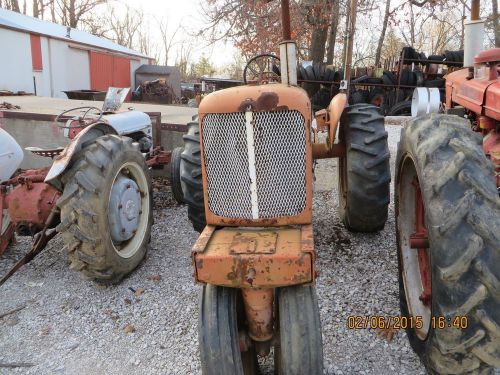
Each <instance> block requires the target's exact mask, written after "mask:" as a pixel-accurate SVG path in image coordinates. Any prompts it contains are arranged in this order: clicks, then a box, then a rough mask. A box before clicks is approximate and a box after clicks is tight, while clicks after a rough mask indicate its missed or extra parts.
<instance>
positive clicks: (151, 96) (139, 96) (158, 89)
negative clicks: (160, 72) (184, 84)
mask: <svg viewBox="0 0 500 375" xmlns="http://www.w3.org/2000/svg"><path fill="white" fill-rule="evenodd" d="M133 94H134V99H136V100H143V101H152V102H159V103H164V104H172V103H179V98H178V97H177V95H175V93H174V91H173V90H172V87H170V85H169V84H168V83H167V81H166V80H164V79H155V80H154V81H145V82H143V83H142V84H141V85H139V87H138V88H137V90H136V91H134V93H133Z"/></svg>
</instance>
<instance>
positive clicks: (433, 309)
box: [394, 114, 500, 374]
mask: <svg viewBox="0 0 500 375" xmlns="http://www.w3.org/2000/svg"><path fill="white" fill-rule="evenodd" d="M394 195H395V199H396V233H397V246H398V259H399V294H400V305H401V314H402V316H403V317H406V318H407V321H408V322H409V323H408V328H407V334H408V338H409V340H410V344H411V345H412V347H413V349H414V350H415V352H416V353H417V354H418V355H419V356H420V358H421V359H422V361H423V363H424V364H425V366H426V367H427V369H428V370H429V372H430V373H432V374H489V373H490V372H491V371H492V369H493V368H497V367H500V267H498V265H499V264H500V198H499V196H498V192H497V189H496V182H495V179H494V170H493V165H492V163H491V162H490V161H489V160H488V159H487V158H486V156H485V155H484V153H483V148H482V138H481V135H480V134H478V133H475V132H473V131H472V130H471V128H470V123H469V122H468V121H466V120H465V119H463V118H460V117H458V116H450V115H437V114H436V115H430V116H425V117H420V118H417V119H415V120H413V121H412V122H410V123H408V124H407V125H406V126H405V128H404V130H403V132H402V136H401V141H400V144H399V149H398V157H397V162H396V184H395V192H394ZM418 320H420V324H419V323H418ZM412 322H413V323H412ZM410 325H413V327H411V326H410Z"/></svg>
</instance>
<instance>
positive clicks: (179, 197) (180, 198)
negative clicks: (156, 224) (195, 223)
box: [170, 147, 184, 204]
mask: <svg viewBox="0 0 500 375" xmlns="http://www.w3.org/2000/svg"><path fill="white" fill-rule="evenodd" d="M182 151H183V148H182V147H176V148H174V150H173V151H172V156H171V158H170V186H171V188H172V195H173V196H174V199H175V201H176V202H177V203H179V204H183V203H184V194H183V192H182V184H181V172H180V167H181V154H182Z"/></svg>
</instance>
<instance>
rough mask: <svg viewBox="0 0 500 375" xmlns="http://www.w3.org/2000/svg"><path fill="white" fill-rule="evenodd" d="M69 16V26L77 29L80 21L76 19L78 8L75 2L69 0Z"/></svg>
mask: <svg viewBox="0 0 500 375" xmlns="http://www.w3.org/2000/svg"><path fill="white" fill-rule="evenodd" d="M68 13H69V14H68V16H69V25H68V26H70V27H72V28H74V29H75V28H76V25H77V24H78V19H77V18H76V7H75V0H69V8H68Z"/></svg>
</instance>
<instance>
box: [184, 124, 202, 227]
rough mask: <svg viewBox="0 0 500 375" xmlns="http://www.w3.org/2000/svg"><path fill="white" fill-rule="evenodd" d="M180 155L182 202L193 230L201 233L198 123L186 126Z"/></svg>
mask: <svg viewBox="0 0 500 375" xmlns="http://www.w3.org/2000/svg"><path fill="white" fill-rule="evenodd" d="M182 138H183V139H184V151H182V154H181V162H180V176H181V186H182V191H183V193H184V202H185V203H186V204H187V206H188V217H189V220H190V221H191V224H193V228H194V230H196V231H198V232H202V231H203V229H204V228H205V225H206V220H205V204H204V196H203V181H202V176H201V150H200V130H199V128H198V121H192V122H190V123H189V124H188V132H187V134H186V135H184V136H183V137H182Z"/></svg>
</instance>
